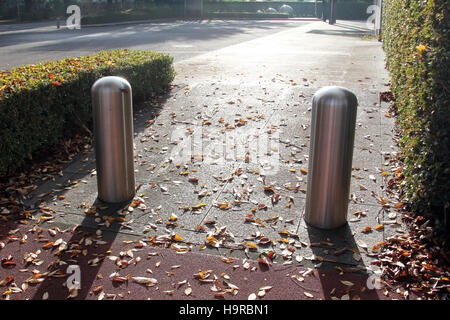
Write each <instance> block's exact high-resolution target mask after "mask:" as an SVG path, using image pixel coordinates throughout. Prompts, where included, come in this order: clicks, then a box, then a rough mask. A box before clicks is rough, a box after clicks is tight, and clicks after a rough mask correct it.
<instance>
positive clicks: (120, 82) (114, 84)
mask: <svg viewBox="0 0 450 320" xmlns="http://www.w3.org/2000/svg"><path fill="white" fill-rule="evenodd" d="M103 90H112V91H121V92H127V93H131V85H130V83H129V82H128V81H127V80H126V79H124V78H122V77H116V76H108V77H103V78H100V79H98V80H97V81H95V82H94V84H93V85H92V88H91V93H92V94H95V93H97V92H99V91H103Z"/></svg>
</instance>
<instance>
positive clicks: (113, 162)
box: [91, 77, 135, 203]
mask: <svg viewBox="0 0 450 320" xmlns="http://www.w3.org/2000/svg"><path fill="white" fill-rule="evenodd" d="M91 94H92V112H93V120H94V141H95V157H96V164H97V188H98V198H99V199H100V200H102V201H104V202H109V203H119V202H124V201H128V200H131V199H132V198H133V197H134V195H135V180H134V160H133V158H134V157H133V104H132V96H131V86H130V84H129V83H128V81H127V80H125V79H123V78H120V77H104V78H101V79H99V80H97V81H96V82H95V83H94V85H93V86H92V88H91Z"/></svg>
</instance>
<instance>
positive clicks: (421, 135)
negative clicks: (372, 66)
mask: <svg viewBox="0 0 450 320" xmlns="http://www.w3.org/2000/svg"><path fill="white" fill-rule="evenodd" d="M449 9H450V2H448V0H429V1H419V0H385V1H383V47H384V50H385V52H386V58H387V67H388V69H389V71H390V74H391V78H392V92H393V94H394V97H395V100H396V102H395V108H396V110H397V114H398V129H399V133H400V135H401V140H400V147H401V150H402V161H403V163H404V168H403V175H404V180H403V181H404V182H403V183H404V185H403V189H404V191H405V192H406V194H407V200H408V202H409V203H410V204H411V206H412V209H413V210H414V211H416V212H421V213H432V214H433V215H434V216H435V217H436V218H438V221H441V222H443V221H445V219H444V218H445V215H448V211H449V206H450V107H449V106H450V94H449V90H450V88H449V83H450V82H449V75H450V73H449V70H450V63H449V28H448V25H447V24H448V21H450V17H449V16H448V15H449V12H450V10H449ZM447 219H448V217H447ZM447 223H448V221H447ZM447 226H448V225H447Z"/></svg>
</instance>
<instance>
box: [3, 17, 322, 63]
mask: <svg viewBox="0 0 450 320" xmlns="http://www.w3.org/2000/svg"><path fill="white" fill-rule="evenodd" d="M312 21H313V20H310V21H308V20H306V21H305V20H290V21H283V20H267V21H255V20H253V21H248V20H247V21H244V20H235V21H222V20H202V21H170V22H160V23H140V24H125V25H105V26H90V27H82V28H81V29H80V30H69V29H66V28H61V29H57V28H56V25H55V24H54V23H52V22H48V23H37V24H23V25H10V26H0V70H4V69H8V68H11V67H14V66H17V65H23V64H30V63H37V62H40V61H47V60H51V59H61V58H64V57H71V56H80V55H85V54H90V53H94V52H97V51H100V50H109V49H119V48H128V49H144V50H155V51H159V52H166V53H169V54H171V55H172V56H173V57H174V58H175V62H179V61H182V60H185V59H188V58H192V57H194V56H196V55H199V54H202V53H207V52H210V51H213V50H217V49H220V48H224V47H227V46H230V45H234V44H238V43H241V42H245V41H248V40H253V39H257V38H261V37H264V36H267V35H271V34H274V33H277V32H280V31H283V30H286V29H290V28H296V27H299V26H303V25H305V24H308V23H311V22H312Z"/></svg>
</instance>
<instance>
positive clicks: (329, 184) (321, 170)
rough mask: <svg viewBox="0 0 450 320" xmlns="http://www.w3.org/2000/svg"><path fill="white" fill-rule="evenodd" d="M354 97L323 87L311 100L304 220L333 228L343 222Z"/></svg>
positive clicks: (353, 122)
mask: <svg viewBox="0 0 450 320" xmlns="http://www.w3.org/2000/svg"><path fill="white" fill-rule="evenodd" d="M357 106H358V100H357V98H356V96H355V95H354V94H353V93H352V92H351V91H349V90H347V89H345V88H341V87H325V88H322V89H320V90H319V91H317V92H316V94H315V95H314V97H313V102H312V118H311V144H310V150H309V160H308V162H309V168H308V186H307V192H306V208H305V215H304V219H305V221H306V223H308V224H309V225H311V226H313V227H317V228H321V229H333V228H337V227H340V226H342V225H344V224H345V223H346V222H347V210H348V202H349V194H350V179H351V171H352V157H353V145H354V140H355V125H356V109H357Z"/></svg>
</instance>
